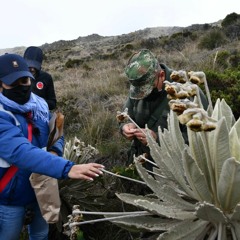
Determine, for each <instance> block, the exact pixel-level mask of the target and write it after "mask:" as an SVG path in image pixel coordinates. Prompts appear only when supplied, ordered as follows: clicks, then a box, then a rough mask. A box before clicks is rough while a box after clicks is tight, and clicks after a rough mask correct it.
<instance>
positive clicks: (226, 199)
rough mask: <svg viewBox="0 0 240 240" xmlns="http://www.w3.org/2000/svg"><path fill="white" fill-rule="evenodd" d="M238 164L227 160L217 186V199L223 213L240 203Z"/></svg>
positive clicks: (230, 159)
mask: <svg viewBox="0 0 240 240" xmlns="http://www.w3.org/2000/svg"><path fill="white" fill-rule="evenodd" d="M239 186H240V163H239V162H237V161H236V160H235V159H234V158H229V159H227V160H226V161H225V162H224V164H223V168H222V172H221V174H220V178H219V182H218V185H217V190H218V199H219V202H220V204H221V206H222V208H223V209H224V210H225V211H230V210H232V209H233V208H235V206H236V205H237V204H238V203H239V202H240V187H239Z"/></svg>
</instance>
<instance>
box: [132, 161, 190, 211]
mask: <svg viewBox="0 0 240 240" xmlns="http://www.w3.org/2000/svg"><path fill="white" fill-rule="evenodd" d="M136 167H137V170H138V172H139V174H140V176H141V178H142V179H143V180H144V182H145V183H146V184H147V185H148V187H149V188H151V189H152V190H153V192H154V193H155V194H156V195H157V196H158V198H159V199H161V200H163V201H165V202H168V204H169V205H172V206H173V207H175V208H182V209H185V210H194V205H193V204H191V203H188V202H186V201H184V200H183V199H182V198H180V197H179V196H178V194H177V193H176V192H175V191H174V190H173V189H172V188H171V186H170V185H168V184H169V181H168V180H167V179H164V178H162V179H160V181H157V180H155V179H154V178H153V177H152V176H151V175H150V174H148V173H147V172H146V169H145V168H143V167H142V165H141V164H140V163H138V162H136Z"/></svg>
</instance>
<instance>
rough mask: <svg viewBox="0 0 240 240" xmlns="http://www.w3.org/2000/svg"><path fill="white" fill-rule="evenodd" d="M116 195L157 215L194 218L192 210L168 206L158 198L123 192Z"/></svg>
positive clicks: (180, 218) (182, 218)
mask: <svg viewBox="0 0 240 240" xmlns="http://www.w3.org/2000/svg"><path fill="white" fill-rule="evenodd" d="M117 197H118V198H119V199H121V200H122V201H124V202H126V203H128V204H132V205H135V206H137V207H140V208H143V209H145V210H147V211H149V212H151V213H153V214H156V215H159V216H165V217H168V218H173V219H178V220H186V219H195V216H194V214H193V212H188V211H184V210H181V209H175V208H173V207H172V205H170V206H168V205H167V203H166V202H165V203H164V202H161V201H160V200H158V199H153V198H149V197H146V196H136V195H133V194H123V193H121V194H117Z"/></svg>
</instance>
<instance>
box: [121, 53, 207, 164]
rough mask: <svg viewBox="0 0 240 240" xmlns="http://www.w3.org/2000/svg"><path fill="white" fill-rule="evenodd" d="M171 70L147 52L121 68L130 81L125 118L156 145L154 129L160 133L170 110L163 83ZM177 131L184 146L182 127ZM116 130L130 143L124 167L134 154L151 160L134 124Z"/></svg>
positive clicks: (204, 99) (135, 55)
mask: <svg viewBox="0 0 240 240" xmlns="http://www.w3.org/2000/svg"><path fill="white" fill-rule="evenodd" d="M172 71H173V70H171V69H170V68H168V67H167V66H166V65H165V64H162V63H160V64H159V63H158V60H157V59H156V57H155V56H154V55H153V53H152V52H151V51H149V50H148V49H142V50H140V51H139V52H138V53H135V54H134V55H133V56H132V57H131V58H130V59H129V62H128V64H127V66H126V68H125V74H126V76H127V77H128V80H129V82H130V92H129V96H128V99H127V101H126V103H125V105H124V107H123V109H124V110H125V109H126V108H127V109H128V115H129V116H130V117H131V118H132V119H133V120H134V121H135V122H136V123H137V124H138V126H139V127H140V128H142V131H143V132H144V131H145V125H146V124H147V126H148V128H149V129H150V131H151V134H152V136H153V137H154V138H155V139H156V141H157V142H159V139H158V134H157V132H158V127H160V128H161V130H163V129H164V128H167V126H168V125H167V118H168V114H169V112H170V107H169V104H168V102H169V99H168V98H167V92H166V91H165V89H164V81H165V80H168V81H169V82H171V81H172V80H171V79H170V75H171V73H172ZM201 98H202V103H203V106H205V107H206V108H207V105H208V103H207V100H206V98H205V96H204V95H203V93H202V92H201ZM180 128H181V130H182V133H183V137H184V138H185V141H186V143H187V134H186V132H187V130H186V127H185V126H183V125H180ZM120 131H121V133H122V135H123V136H124V137H126V138H127V139H129V140H131V141H132V144H131V148H130V149H129V151H128V164H130V163H132V162H133V157H134V155H135V156H139V155H141V154H143V153H145V154H146V157H147V158H148V159H150V160H152V158H151V155H150V150H149V147H148V146H147V139H146V136H145V134H144V133H143V132H142V131H141V130H139V129H138V128H137V127H136V126H135V124H133V123H132V122H127V123H126V122H122V123H120ZM146 167H147V166H146ZM147 168H149V167H147Z"/></svg>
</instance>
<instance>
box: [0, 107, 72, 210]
mask: <svg viewBox="0 0 240 240" xmlns="http://www.w3.org/2000/svg"><path fill="white" fill-rule="evenodd" d="M6 108H7V107H6V106H4V105H3V109H2V110H1V109H0V163H1V162H2V163H3V164H0V181H1V178H2V177H3V175H4V174H5V172H6V171H7V169H8V167H7V165H8V164H9V165H11V164H13V165H15V166H17V167H18V168H19V169H18V171H17V173H16V174H15V175H14V177H13V178H12V179H11V181H10V182H9V183H8V185H7V186H6V187H5V189H4V190H3V191H2V192H1V193H0V204H2V205H16V206H25V205H28V204H30V203H32V202H34V201H36V198H35V194H34V191H33V189H32V187H31V185H30V181H29V177H30V175H31V173H33V172H35V173H39V174H44V175H48V176H51V177H54V178H57V179H64V178H67V177H68V172H69V171H70V169H71V167H72V166H73V164H74V163H73V162H70V161H68V160H66V159H64V158H62V157H60V156H56V155H53V154H51V153H49V152H46V151H45V150H43V148H46V144H47V140H48V134H49V127H48V122H46V121H43V120H41V119H37V120H35V121H34V125H35V126H36V127H37V128H38V129H39V134H36V135H34V134H33V139H32V142H31V143H30V142H29V141H28V139H27V138H28V130H27V121H26V118H25V116H24V115H23V114H22V113H21V114H20V113H19V112H17V111H16V112H14V113H13V115H14V117H15V118H14V117H13V116H12V115H11V113H10V114H9V113H8V112H6V111H4V109H6ZM46 111H48V109H46ZM49 118H50V116H49ZM17 122H19V125H18V124H17ZM52 150H54V151H56V152H57V153H58V155H61V154H62V150H63V138H62V139H60V140H59V141H58V142H57V143H56V144H55V145H54V146H53V147H52ZM3 160H4V161H3ZM4 163H5V166H4Z"/></svg>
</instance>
